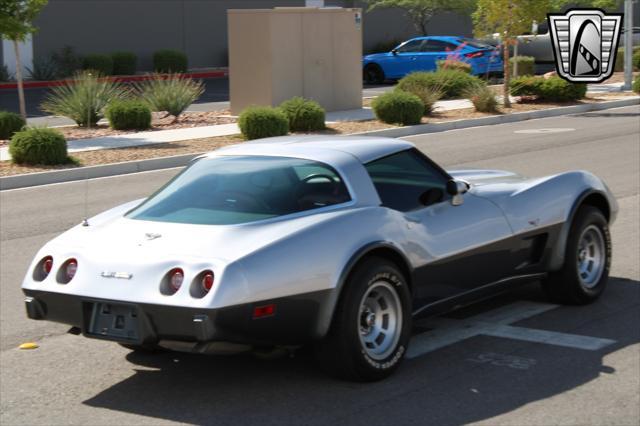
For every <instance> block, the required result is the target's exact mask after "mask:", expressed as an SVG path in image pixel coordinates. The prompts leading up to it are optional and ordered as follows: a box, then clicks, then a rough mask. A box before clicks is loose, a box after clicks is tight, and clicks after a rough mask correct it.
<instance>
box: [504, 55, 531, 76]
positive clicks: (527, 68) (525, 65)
mask: <svg viewBox="0 0 640 426" xmlns="http://www.w3.org/2000/svg"><path fill="white" fill-rule="evenodd" d="M516 63H517V64H518V76H523V75H534V74H535V65H536V58H534V57H533V56H514V57H513V58H510V59H509V64H510V66H511V69H514V66H515V64H516Z"/></svg>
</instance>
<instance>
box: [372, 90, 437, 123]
mask: <svg viewBox="0 0 640 426" xmlns="http://www.w3.org/2000/svg"><path fill="white" fill-rule="evenodd" d="M371 107H372V108H373V112H374V113H375V115H376V117H377V118H378V120H380V121H383V122H385V123H389V124H402V125H403V126H408V125H412V124H419V123H420V120H421V119H422V114H423V113H424V105H423V103H422V101H421V100H420V98H419V97H417V96H416V95H413V94H411V93H408V92H405V91H403V90H394V91H393V92H387V93H385V94H383V95H380V96H378V97H377V98H375V99H374V100H373V102H372V103H371Z"/></svg>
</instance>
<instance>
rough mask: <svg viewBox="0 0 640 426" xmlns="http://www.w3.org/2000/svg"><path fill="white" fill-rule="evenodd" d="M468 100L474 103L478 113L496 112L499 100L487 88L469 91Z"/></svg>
mask: <svg viewBox="0 0 640 426" xmlns="http://www.w3.org/2000/svg"><path fill="white" fill-rule="evenodd" d="M465 96H466V98H467V99H469V100H470V101H471V103H473V106H474V107H475V109H476V111H480V112H496V111H497V107H498V99H497V98H496V94H495V93H494V92H493V90H491V89H490V88H489V87H487V86H476V87H473V88H471V89H469V90H467V92H466V94H465Z"/></svg>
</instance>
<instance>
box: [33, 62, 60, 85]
mask: <svg viewBox="0 0 640 426" xmlns="http://www.w3.org/2000/svg"><path fill="white" fill-rule="evenodd" d="M27 72H28V73H29V78H30V79H31V80H36V81H50V80H55V79H56V78H58V69H57V68H56V65H55V64H54V63H53V61H52V60H50V59H37V60H35V61H33V68H29V67H27Z"/></svg>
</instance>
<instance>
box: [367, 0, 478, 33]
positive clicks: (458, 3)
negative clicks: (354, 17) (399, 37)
mask: <svg viewBox="0 0 640 426" xmlns="http://www.w3.org/2000/svg"><path fill="white" fill-rule="evenodd" d="M364 1H365V3H367V4H368V5H369V7H368V8H367V10H368V11H371V10H375V9H383V8H398V9H402V10H404V11H405V12H406V14H407V16H408V17H409V19H411V22H412V23H413V26H414V27H415V29H416V31H417V32H418V33H419V34H422V35H427V25H428V24H429V21H431V18H433V17H434V16H435V15H436V14H438V13H442V12H458V13H470V12H472V11H473V7H474V5H475V3H476V0H364Z"/></svg>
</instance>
